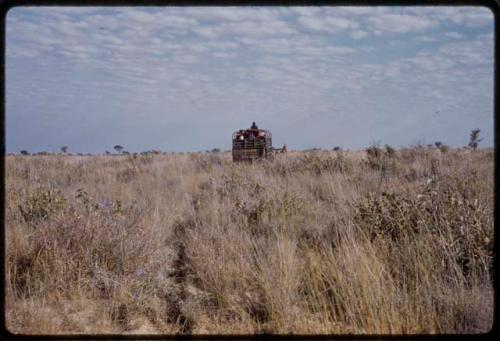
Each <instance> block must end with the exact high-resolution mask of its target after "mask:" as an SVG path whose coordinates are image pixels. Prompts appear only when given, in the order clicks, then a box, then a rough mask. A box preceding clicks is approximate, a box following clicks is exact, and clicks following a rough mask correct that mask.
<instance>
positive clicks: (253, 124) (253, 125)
mask: <svg viewBox="0 0 500 341" xmlns="http://www.w3.org/2000/svg"><path fill="white" fill-rule="evenodd" d="M250 129H259V128H257V125H256V124H255V122H252V127H250Z"/></svg>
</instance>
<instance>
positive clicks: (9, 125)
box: [5, 7, 494, 153]
mask: <svg viewBox="0 0 500 341" xmlns="http://www.w3.org/2000/svg"><path fill="white" fill-rule="evenodd" d="M493 25H494V21H493V14H492V13H491V11H490V10H488V9H487V8H482V7H372V8H367V7H261V8H255V7H239V8H238V7H212V8H206V7H205V8H204V7H191V8H189V7H186V8H176V7H162V8H155V7H150V8H146V7H123V8H120V7H114V8H112V7H108V8H105V7H101V8H99V7H94V8H92V7H87V8H85V7H65V8H63V7H59V8H58V7H16V8H13V9H11V10H10V11H9V12H8V14H7V20H6V102H5V104H6V147H7V151H8V152H19V150H21V149H27V150H28V151H31V152H36V151H43V150H46V151H58V150H59V148H60V147H61V146H62V145H68V146H69V150H70V151H72V152H75V153H76V152H92V153H101V152H103V151H104V150H110V151H111V150H112V148H113V146H114V145H115V144H121V145H123V146H124V147H125V149H127V150H129V151H131V152H134V151H143V150H150V149H159V150H163V151H200V150H201V151H204V150H207V149H212V148H215V147H218V148H221V149H230V146H231V133H232V132H233V131H235V130H238V129H240V128H245V127H249V126H250V124H251V122H252V121H256V122H257V124H258V125H259V126H260V127H261V128H266V129H269V130H271V132H272V133H273V142H274V145H275V146H281V145H282V144H283V143H287V144H288V146H289V148H291V149H305V148H310V147H321V148H333V147H334V146H341V147H343V148H345V149H360V148H364V147H366V146H367V145H369V144H370V143H372V142H376V141H378V142H380V143H381V144H385V143H388V144H391V145H394V146H400V147H402V146H408V145H412V144H415V143H419V142H420V143H433V142H435V141H442V142H444V143H447V144H449V145H452V146H463V145H465V144H467V142H468V136H469V133H470V131H471V130H472V129H474V128H479V129H481V135H482V136H483V138H484V140H483V142H482V143H481V144H482V145H483V146H493Z"/></svg>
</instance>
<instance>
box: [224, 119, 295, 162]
mask: <svg viewBox="0 0 500 341" xmlns="http://www.w3.org/2000/svg"><path fill="white" fill-rule="evenodd" d="M276 151H282V152H284V151H286V145H285V146H284V147H283V149H274V148H273V144H272V134H271V132H270V131H269V130H265V129H259V128H258V127H257V125H256V124H255V122H253V123H252V126H251V127H250V129H240V130H237V131H235V132H234V133H233V150H232V152H233V162H241V161H247V162H254V161H259V160H266V159H268V160H272V159H273V158H274V154H275V152H276Z"/></svg>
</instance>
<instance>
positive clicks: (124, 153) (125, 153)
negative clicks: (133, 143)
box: [122, 150, 130, 155]
mask: <svg viewBox="0 0 500 341" xmlns="http://www.w3.org/2000/svg"><path fill="white" fill-rule="evenodd" d="M122 154H123V155H130V153H129V152H127V151H126V150H124V151H122Z"/></svg>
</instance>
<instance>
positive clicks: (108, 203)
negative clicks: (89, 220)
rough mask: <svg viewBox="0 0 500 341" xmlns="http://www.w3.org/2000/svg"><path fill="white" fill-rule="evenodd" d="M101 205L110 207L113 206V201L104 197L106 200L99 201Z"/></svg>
mask: <svg viewBox="0 0 500 341" xmlns="http://www.w3.org/2000/svg"><path fill="white" fill-rule="evenodd" d="M99 205H100V206H101V208H110V207H111V201H109V200H108V199H104V200H101V202H100V203H99Z"/></svg>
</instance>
